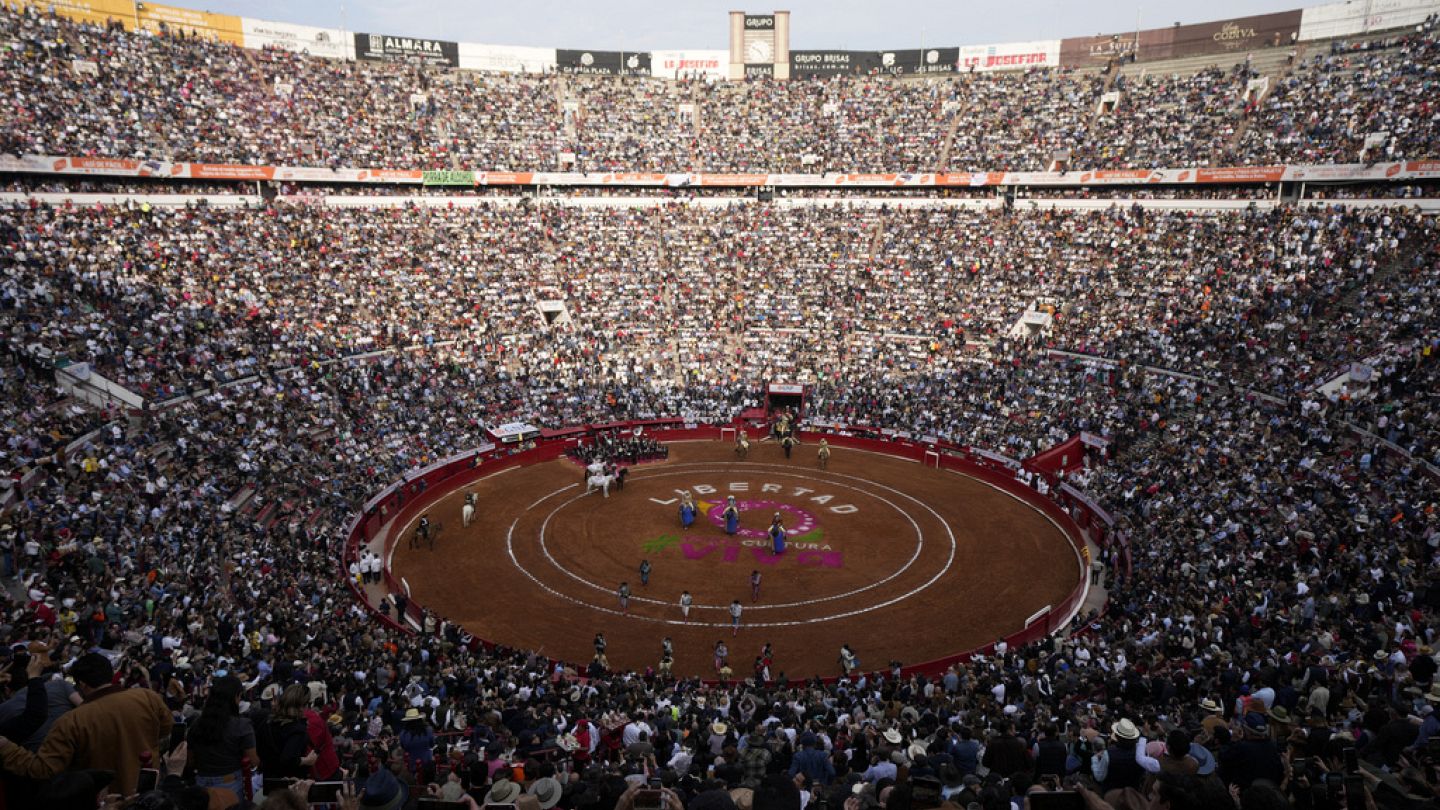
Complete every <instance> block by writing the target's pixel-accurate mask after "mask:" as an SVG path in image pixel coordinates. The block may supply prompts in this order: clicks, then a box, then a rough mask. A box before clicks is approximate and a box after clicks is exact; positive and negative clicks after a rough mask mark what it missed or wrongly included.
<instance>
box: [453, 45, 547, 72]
mask: <svg viewBox="0 0 1440 810" xmlns="http://www.w3.org/2000/svg"><path fill="white" fill-rule="evenodd" d="M460 67H462V68H464V69H465V70H483V71H487V72H490V73H544V72H546V71H549V70H554V69H555V49H554V48H526V47H522V46H518V45H477V44H475V43H473V42H462V43H460Z"/></svg>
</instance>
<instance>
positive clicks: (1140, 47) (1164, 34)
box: [1060, 28, 1174, 67]
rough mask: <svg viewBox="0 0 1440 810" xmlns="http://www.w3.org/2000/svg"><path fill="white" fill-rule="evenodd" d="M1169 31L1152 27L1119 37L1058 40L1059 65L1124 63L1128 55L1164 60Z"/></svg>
mask: <svg viewBox="0 0 1440 810" xmlns="http://www.w3.org/2000/svg"><path fill="white" fill-rule="evenodd" d="M1173 33H1174V29H1173V28H1156V29H1150V30H1148V31H1141V32H1140V34H1139V36H1138V37H1137V36H1136V34H1135V32H1134V31H1126V32H1125V33H1123V34H1100V35H1097V36H1093V37H1071V38H1070V39H1062V40H1060V64H1062V65H1064V66H1065V67H1105V66H1106V65H1108V64H1110V62H1111V60H1122V61H1123V60H1125V59H1128V58H1129V57H1130V55H1131V54H1134V53H1137V52H1138V54H1139V57H1138V58H1140V59H1164V58H1165V57H1166V56H1168V55H1169V54H1170V41H1171V37H1172V35H1173Z"/></svg>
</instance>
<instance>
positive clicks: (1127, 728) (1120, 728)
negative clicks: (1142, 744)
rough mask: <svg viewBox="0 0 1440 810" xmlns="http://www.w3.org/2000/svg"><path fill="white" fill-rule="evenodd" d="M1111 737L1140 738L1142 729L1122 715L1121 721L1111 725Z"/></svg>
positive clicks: (1120, 738) (1121, 738)
mask: <svg viewBox="0 0 1440 810" xmlns="http://www.w3.org/2000/svg"><path fill="white" fill-rule="evenodd" d="M1110 737H1111V739H1115V740H1138V739H1140V729H1138V728H1136V727H1135V724H1134V723H1132V722H1130V721H1129V720H1127V719H1125V718H1123V717H1122V718H1121V719H1120V721H1119V722H1117V723H1116V724H1115V725H1113V726H1111V727H1110Z"/></svg>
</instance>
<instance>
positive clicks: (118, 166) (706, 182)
mask: <svg viewBox="0 0 1440 810" xmlns="http://www.w3.org/2000/svg"><path fill="white" fill-rule="evenodd" d="M0 172H15V173H24V174H56V175H74V176H89V175H101V176H109V177H173V178H176V179H190V180H299V181H313V182H332V183H404V184H415V185H418V184H421V183H425V182H427V176H428V178H430V179H431V180H432V181H434V180H437V179H439V178H441V177H442V176H443V177H447V178H450V179H452V180H459V181H462V182H463V183H465V184H468V183H474V184H476V185H491V186H505V185H552V186H671V187H678V186H788V187H796V188H804V187H825V188H880V187H921V188H923V187H939V188H955V187H962V186H970V187H983V186H1002V185H1004V186H1072V187H1074V186H1127V185H1128V186H1135V185H1151V184H1165V185H1181V184H1204V183H1278V182H1287V183H1289V182H1301V181H1306V182H1351V181H1386V180H1393V181H1404V180H1419V179H1435V178H1440V160H1411V161H1395V162H1386V163H1374V164H1367V163H1345V164H1336V165H1324V166H1236V167H1224V166H1222V167H1216V168H1207V169H1107V170H1099V171H1069V172H917V173H898V174H892V173H879V174H868V173H851V174H846V173H834V174H823V175H822V174H781V173H777V174H759V173H748V174H742V173H724V172H693V173H684V172H679V173H669V174H664V173H659V172H590V173H578V172H508V171H494V172H487V171H475V170H469V169H466V170H459V171H445V172H421V171H416V170H406V169H328V168H321V167H318V166H259V165H248V164H230V163H172V162H169V161H162V160H146V161H140V160H133V159H129V158H103V157H59V156H47V155H23V156H18V157H17V156H15V155H0ZM466 178H468V181H466ZM432 184H433V182H432Z"/></svg>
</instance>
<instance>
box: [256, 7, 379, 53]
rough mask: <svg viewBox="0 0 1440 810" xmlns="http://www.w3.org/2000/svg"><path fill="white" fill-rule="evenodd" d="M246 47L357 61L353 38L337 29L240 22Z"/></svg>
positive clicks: (260, 21) (262, 21)
mask: <svg viewBox="0 0 1440 810" xmlns="http://www.w3.org/2000/svg"><path fill="white" fill-rule="evenodd" d="M240 28H241V33H242V35H243V36H244V45H245V47H247V48H254V49H256V50H259V49H262V48H283V49H284V50H287V51H293V52H295V53H306V54H309V55H311V56H324V57H327V58H330V59H354V58H355V51H354V48H353V47H352V45H351V43H350V35H349V34H347V33H345V32H343V31H341V30H340V29H338V28H315V27H313V26H309V25H290V24H289V23H278V22H270V21H268V20H252V19H250V18H249V17H245V18H243V19H241V20H240Z"/></svg>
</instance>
